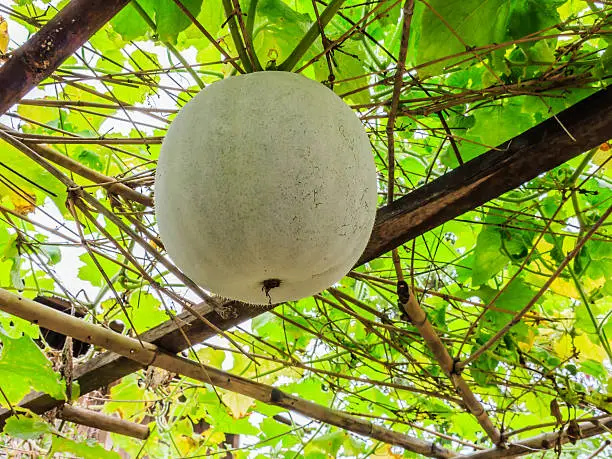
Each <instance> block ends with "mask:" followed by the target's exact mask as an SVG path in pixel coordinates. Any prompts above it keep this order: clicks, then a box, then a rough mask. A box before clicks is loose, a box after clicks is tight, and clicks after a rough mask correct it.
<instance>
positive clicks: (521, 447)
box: [459, 416, 612, 459]
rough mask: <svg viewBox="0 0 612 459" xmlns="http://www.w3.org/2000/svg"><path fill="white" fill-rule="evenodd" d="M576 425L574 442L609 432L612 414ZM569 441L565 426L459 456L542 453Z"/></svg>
mask: <svg viewBox="0 0 612 459" xmlns="http://www.w3.org/2000/svg"><path fill="white" fill-rule="evenodd" d="M577 426H578V429H577V433H576V434H575V435H576V437H577V438H573V441H574V442H576V441H580V440H582V439H584V438H590V437H594V436H596V435H601V434H602V433H605V432H610V430H611V429H612V416H609V417H606V418H603V419H600V420H598V421H588V422H581V423H578V424H577ZM570 441H572V440H570V436H569V435H568V427H565V428H563V429H561V431H560V432H559V431H558V430H557V431H554V432H550V433H543V434H541V435H537V436H535V437H531V438H526V439H525V440H519V441H515V442H511V443H508V445H507V446H506V447H504V448H492V449H485V450H483V451H477V452H475V453H472V454H466V455H465V456H459V457H462V458H466V459H467V458H469V459H494V458H501V457H518V456H524V455H526V454H535V453H540V452H542V453H543V452H545V451H547V450H550V449H554V448H556V447H557V446H559V445H564V444H566V443H568V442H570ZM558 457H559V456H558Z"/></svg>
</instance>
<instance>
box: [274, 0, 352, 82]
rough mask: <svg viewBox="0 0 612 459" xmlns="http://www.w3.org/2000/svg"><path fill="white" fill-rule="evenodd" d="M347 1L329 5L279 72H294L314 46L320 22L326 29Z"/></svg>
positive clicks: (332, 2)
mask: <svg viewBox="0 0 612 459" xmlns="http://www.w3.org/2000/svg"><path fill="white" fill-rule="evenodd" d="M344 1H345V0H332V1H331V2H330V3H329V5H327V7H326V8H325V9H324V10H323V12H322V13H321V16H320V18H319V21H315V22H314V23H313V24H312V26H311V27H310V29H308V32H306V35H304V38H302V39H301V40H300V42H299V43H298V45H297V46H296V47H295V49H294V50H293V52H292V53H291V54H290V55H289V57H288V58H287V59H285V61H284V62H283V63H281V64H280V65H279V66H278V70H282V71H286V72H290V71H291V70H293V67H295V65H296V64H297V63H298V62H299V61H300V59H301V58H302V57H304V54H306V51H308V49H309V48H310V47H311V46H312V44H313V43H314V42H315V40H316V39H317V37H318V36H319V34H320V33H321V31H320V30H319V22H320V23H321V27H323V28H325V26H326V25H327V24H329V22H330V21H331V20H332V18H333V17H334V15H335V14H336V13H337V12H338V10H339V9H340V7H341V6H342V4H343V3H344Z"/></svg>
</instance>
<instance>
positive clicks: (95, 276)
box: [78, 252, 120, 287]
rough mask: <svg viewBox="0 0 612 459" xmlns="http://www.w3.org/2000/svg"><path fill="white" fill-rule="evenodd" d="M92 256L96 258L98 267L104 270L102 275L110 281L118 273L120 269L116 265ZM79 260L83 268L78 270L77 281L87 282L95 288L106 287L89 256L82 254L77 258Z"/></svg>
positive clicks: (97, 256)
mask: <svg viewBox="0 0 612 459" xmlns="http://www.w3.org/2000/svg"><path fill="white" fill-rule="evenodd" d="M94 256H95V257H96V261H97V262H98V263H99V264H100V266H101V267H102V269H103V270H104V273H105V274H106V275H107V276H108V278H109V279H112V277H113V276H114V275H115V274H117V273H118V272H119V269H120V267H119V265H118V264H116V263H113V262H112V261H110V260H108V259H106V258H103V257H101V256H99V255H94ZM79 260H81V261H82V262H83V263H85V265H84V266H81V267H80V268H79V271H78V275H79V279H82V280H85V281H88V282H90V283H91V284H92V285H94V286H96V287H102V286H103V285H106V281H105V280H104V277H103V276H102V273H100V270H99V269H98V267H97V266H96V264H95V263H94V261H93V260H92V258H91V255H90V254H89V253H87V252H85V253H83V254H82V255H81V256H79Z"/></svg>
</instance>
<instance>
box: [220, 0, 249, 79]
mask: <svg viewBox="0 0 612 459" xmlns="http://www.w3.org/2000/svg"><path fill="white" fill-rule="evenodd" d="M223 9H224V10H225V15H226V16H227V24H228V25H229V29H230V34H231V35H232V40H233V41H234V45H235V46H236V51H237V52H238V57H239V58H240V61H241V62H242V65H243V66H244V69H245V70H246V71H247V73H252V72H253V63H252V62H251V60H250V59H249V55H248V53H247V50H246V48H245V47H244V42H243V41H242V37H241V36H240V31H239V30H238V24H236V18H235V17H234V14H235V11H234V8H232V2H231V0H223Z"/></svg>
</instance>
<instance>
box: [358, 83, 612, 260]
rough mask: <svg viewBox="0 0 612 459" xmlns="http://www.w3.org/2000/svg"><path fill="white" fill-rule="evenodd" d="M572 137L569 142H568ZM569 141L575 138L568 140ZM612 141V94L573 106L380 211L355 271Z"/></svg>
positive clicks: (608, 91)
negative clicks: (360, 266)
mask: <svg viewBox="0 0 612 459" xmlns="http://www.w3.org/2000/svg"><path fill="white" fill-rule="evenodd" d="M570 134H571V137H570ZM572 137H573V138H572ZM610 138H612V89H610V88H609V87H608V88H606V89H602V90H600V91H598V92H596V93H595V94H593V95H591V96H589V97H587V98H586V99H584V100H582V101H580V102H578V103H577V104H575V105H573V106H572V107H570V108H568V109H566V110H564V111H563V112H561V113H559V114H558V115H557V116H556V118H555V117H553V118H550V119H548V120H547V121H544V122H543V123H540V124H538V125H537V126H534V127H533V128H531V129H529V130H528V131H525V132H524V133H522V134H520V135H518V136H516V137H514V138H513V139H512V140H510V141H509V142H507V143H506V144H504V145H500V146H499V147H498V148H497V149H495V150H490V151H488V152H486V153H484V154H482V155H480V156H478V157H477V158H474V159H472V160H471V161H468V162H467V163H465V164H463V165H462V166H460V167H458V168H456V169H454V170H452V171H451V172H449V173H447V174H445V175H443V176H442V177H440V178H438V179H436V180H434V181H432V182H431V183H429V184H427V185H424V186H422V187H421V188H419V189H417V190H415V191H413V192H412V193H409V194H407V195H405V196H403V197H401V198H400V199H398V200H396V201H394V202H393V203H392V204H390V205H388V206H385V207H383V208H381V209H380V210H379V211H378V213H377V215H376V222H375V224H374V231H373V232H372V236H371V238H370V242H369V243H368V246H367V247H366V249H365V252H364V253H363V255H362V256H361V258H360V259H359V261H358V262H357V266H359V265H362V264H363V263H366V262H368V261H370V260H373V259H375V258H377V257H379V256H380V255H382V254H384V253H386V252H388V251H390V250H391V249H393V248H395V247H398V246H400V245H402V244H404V243H406V242H408V241H410V240H412V239H414V238H415V237H417V236H420V235H421V234H424V233H426V232H427V231H429V230H431V229H433V228H436V227H437V226H440V225H441V224H443V223H445V222H447V221H449V220H452V219H453V218H455V217H458V216H459V215H461V214H463V213H465V212H467V211H469V210H472V209H475V208H477V207H478V206H481V205H482V204H484V203H486V202H488V201H490V200H491V199H495V198H497V197H498V196H500V195H502V194H504V193H506V192H508V191H510V190H513V189H515V188H516V187H518V186H520V185H522V184H523V183H525V182H528V181H529V180H532V179H534V178H535V177H537V176H538V175H540V174H542V173H544V172H546V171H548V170H550V169H553V168H555V167H557V166H560V165H561V164H563V163H564V162H566V161H568V160H570V159H572V158H573V157H575V156H577V155H579V154H581V153H583V152H585V151H588V150H590V149H591V148H593V147H596V146H598V145H600V144H602V143H604V142H606V141H608V140H610Z"/></svg>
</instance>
